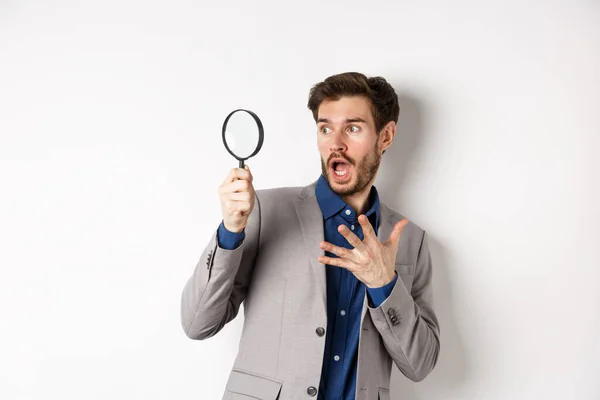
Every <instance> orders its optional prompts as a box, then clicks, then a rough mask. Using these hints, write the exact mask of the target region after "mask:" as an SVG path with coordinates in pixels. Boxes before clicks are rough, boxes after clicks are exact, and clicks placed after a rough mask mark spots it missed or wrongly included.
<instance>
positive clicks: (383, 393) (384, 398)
mask: <svg viewBox="0 0 600 400" xmlns="http://www.w3.org/2000/svg"><path fill="white" fill-rule="evenodd" d="M377 393H378V394H379V400H390V391H389V389H384V388H377Z"/></svg>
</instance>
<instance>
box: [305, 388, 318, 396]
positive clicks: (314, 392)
mask: <svg viewBox="0 0 600 400" xmlns="http://www.w3.org/2000/svg"><path fill="white" fill-rule="evenodd" d="M306 393H308V395H309V396H310V397H315V396H316V395H317V388H316V387H314V386H309V387H308V389H306Z"/></svg>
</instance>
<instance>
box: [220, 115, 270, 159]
mask: <svg viewBox="0 0 600 400" xmlns="http://www.w3.org/2000/svg"><path fill="white" fill-rule="evenodd" d="M263 138H264V131H263V125H262V122H261V121H260V118H258V116H257V115H256V114H255V113H253V112H252V111H249V110H244V109H238V110H234V111H232V112H231V113H229V115H228V116H227V118H225V122H223V144H224V145H225V148H226V149H227V151H228V152H229V154H231V155H232V156H233V157H235V159H237V160H238V161H239V164H240V168H244V161H245V160H247V159H249V158H250V157H254V156H255V155H256V154H257V153H258V152H259V150H260V148H261V147H262V144H263Z"/></svg>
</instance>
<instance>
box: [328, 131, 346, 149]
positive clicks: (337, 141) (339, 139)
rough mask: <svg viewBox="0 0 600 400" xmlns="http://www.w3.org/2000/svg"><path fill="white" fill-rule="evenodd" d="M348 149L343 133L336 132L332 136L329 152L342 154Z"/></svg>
mask: <svg viewBox="0 0 600 400" xmlns="http://www.w3.org/2000/svg"><path fill="white" fill-rule="evenodd" d="M347 149H348V147H347V146H346V142H345V140H344V135H343V133H339V132H334V133H332V134H331V144H330V145H329V150H331V151H332V152H340V151H346V150H347Z"/></svg>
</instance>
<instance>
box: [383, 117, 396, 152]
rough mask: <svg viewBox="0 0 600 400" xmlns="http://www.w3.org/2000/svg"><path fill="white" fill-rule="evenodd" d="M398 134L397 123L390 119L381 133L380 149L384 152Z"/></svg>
mask: <svg viewBox="0 0 600 400" xmlns="http://www.w3.org/2000/svg"><path fill="white" fill-rule="evenodd" d="M395 135H396V123H395V122H394V121H390V122H388V123H387V124H385V126H384V127H383V129H382V130H381V132H380V133H379V149H380V150H381V151H382V152H383V151H385V150H386V149H387V148H388V147H390V146H391V145H392V143H393V142H394V136H395Z"/></svg>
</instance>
